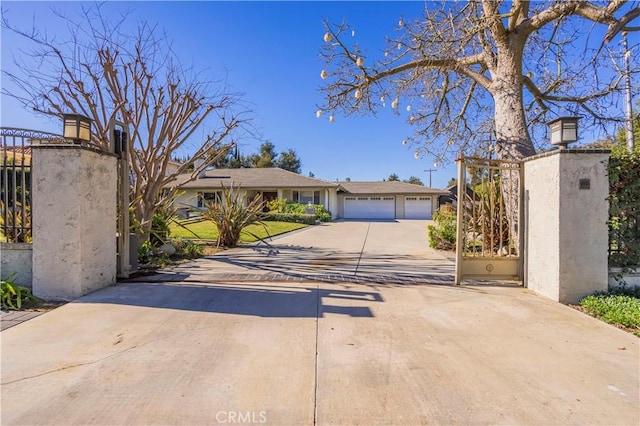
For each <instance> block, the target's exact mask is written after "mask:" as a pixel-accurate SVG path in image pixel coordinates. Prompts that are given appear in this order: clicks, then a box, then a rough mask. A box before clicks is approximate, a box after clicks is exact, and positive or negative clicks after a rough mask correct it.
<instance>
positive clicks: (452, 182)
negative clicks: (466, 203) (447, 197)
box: [447, 178, 458, 188]
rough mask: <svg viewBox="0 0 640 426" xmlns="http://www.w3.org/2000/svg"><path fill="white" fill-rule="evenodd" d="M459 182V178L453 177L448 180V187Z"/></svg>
mask: <svg viewBox="0 0 640 426" xmlns="http://www.w3.org/2000/svg"><path fill="white" fill-rule="evenodd" d="M457 183H458V179H456V178H451V179H449V182H447V188H448V187H450V186H453V185H455V184H457Z"/></svg>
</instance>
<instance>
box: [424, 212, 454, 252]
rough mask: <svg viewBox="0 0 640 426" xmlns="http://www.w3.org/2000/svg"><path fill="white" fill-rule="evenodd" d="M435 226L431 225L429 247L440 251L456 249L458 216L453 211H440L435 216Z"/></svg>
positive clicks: (429, 227)
mask: <svg viewBox="0 0 640 426" xmlns="http://www.w3.org/2000/svg"><path fill="white" fill-rule="evenodd" d="M433 220H434V221H435V222H436V224H435V226H434V225H429V226H428V227H427V228H428V235H429V246H430V247H432V248H435V249H439V250H455V248H456V237H457V236H456V214H455V213H454V212H453V211H448V210H438V211H437V212H435V213H434V215H433Z"/></svg>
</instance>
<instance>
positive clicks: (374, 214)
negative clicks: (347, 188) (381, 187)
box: [344, 197, 396, 219]
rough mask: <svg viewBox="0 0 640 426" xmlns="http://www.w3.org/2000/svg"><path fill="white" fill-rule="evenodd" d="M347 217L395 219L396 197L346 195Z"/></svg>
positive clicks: (345, 215) (345, 208)
mask: <svg viewBox="0 0 640 426" xmlns="http://www.w3.org/2000/svg"><path fill="white" fill-rule="evenodd" d="M344 218H345V219H395V218H396V200H395V197H344Z"/></svg>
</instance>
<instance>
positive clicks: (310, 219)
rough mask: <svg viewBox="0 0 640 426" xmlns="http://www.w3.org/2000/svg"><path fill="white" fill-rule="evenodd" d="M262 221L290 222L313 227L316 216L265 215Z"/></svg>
mask: <svg viewBox="0 0 640 426" xmlns="http://www.w3.org/2000/svg"><path fill="white" fill-rule="evenodd" d="M262 220H263V221H271V222H290V223H303V224H305V225H313V224H315V223H316V216H315V215H312V214H299V213H267V214H266V215H265V216H264V218H263V219H262Z"/></svg>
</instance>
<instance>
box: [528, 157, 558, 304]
mask: <svg viewBox="0 0 640 426" xmlns="http://www.w3.org/2000/svg"><path fill="white" fill-rule="evenodd" d="M559 164H560V156H559V155H555V156H552V157H544V158H538V159H536V160H531V161H527V162H525V163H524V175H525V177H524V196H525V209H526V210H525V212H526V213H525V215H526V223H527V230H526V237H525V238H526V241H527V246H526V249H525V253H526V256H527V258H526V259H525V282H526V285H527V287H528V288H529V289H531V290H533V291H535V292H536V293H540V294H543V295H545V296H547V297H549V298H551V299H553V300H558V298H559V285H558V283H559V280H560V253H559V251H558V250H559V247H560V229H559V227H560V220H559V213H558V210H559V209H560V195H559V194H560V188H559V180H560V175H559V172H558V170H559V167H560V166H559Z"/></svg>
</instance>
